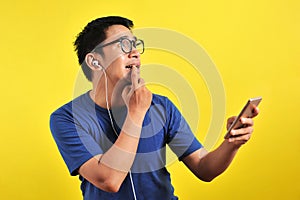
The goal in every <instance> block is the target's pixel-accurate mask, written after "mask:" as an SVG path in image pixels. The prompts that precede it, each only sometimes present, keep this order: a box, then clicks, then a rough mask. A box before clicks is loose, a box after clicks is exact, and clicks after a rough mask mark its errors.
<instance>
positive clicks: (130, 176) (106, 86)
mask: <svg viewBox="0 0 300 200" xmlns="http://www.w3.org/2000/svg"><path fill="white" fill-rule="evenodd" d="M102 71H103V74H104V77H105V100H106V108H107V112H108V116H109V119H110V123H111V126H112V129H113V131H114V132H115V134H116V136H117V137H119V134H118V133H117V131H116V129H115V126H114V122H113V119H112V116H111V112H110V110H109V105H108V81H107V75H106V72H105V70H104V69H103V70H102ZM129 178H130V183H131V188H132V193H133V197H134V200H137V198H136V194H135V186H134V183H133V179H132V174H131V170H129Z"/></svg>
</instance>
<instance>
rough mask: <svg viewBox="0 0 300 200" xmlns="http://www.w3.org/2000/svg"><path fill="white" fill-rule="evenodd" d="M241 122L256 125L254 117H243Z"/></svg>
mask: <svg viewBox="0 0 300 200" xmlns="http://www.w3.org/2000/svg"><path fill="white" fill-rule="evenodd" d="M240 121H241V123H242V124H243V125H247V126H253V125H254V121H253V119H252V118H245V117H242V118H241V119H240Z"/></svg>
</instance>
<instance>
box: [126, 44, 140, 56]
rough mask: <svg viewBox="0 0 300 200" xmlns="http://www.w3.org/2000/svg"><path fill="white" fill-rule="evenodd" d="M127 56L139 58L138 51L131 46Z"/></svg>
mask: <svg viewBox="0 0 300 200" xmlns="http://www.w3.org/2000/svg"><path fill="white" fill-rule="evenodd" d="M128 56H129V58H136V59H140V56H141V54H140V52H139V51H138V50H137V49H136V48H134V47H133V48H132V51H131V52H130V53H129V55H128Z"/></svg>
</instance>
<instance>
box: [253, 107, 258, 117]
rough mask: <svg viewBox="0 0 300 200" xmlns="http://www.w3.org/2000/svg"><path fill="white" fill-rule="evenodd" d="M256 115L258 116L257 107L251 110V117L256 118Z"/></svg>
mask: <svg viewBox="0 0 300 200" xmlns="http://www.w3.org/2000/svg"><path fill="white" fill-rule="evenodd" d="M258 114H259V109H258V107H257V106H254V107H253V110H252V116H253V117H256V116H257V115H258Z"/></svg>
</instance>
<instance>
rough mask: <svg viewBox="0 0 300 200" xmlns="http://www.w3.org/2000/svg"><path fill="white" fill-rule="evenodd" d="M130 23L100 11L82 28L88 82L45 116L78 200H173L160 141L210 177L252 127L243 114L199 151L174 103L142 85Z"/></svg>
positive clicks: (81, 54)
mask: <svg viewBox="0 0 300 200" xmlns="http://www.w3.org/2000/svg"><path fill="white" fill-rule="evenodd" d="M132 27H133V23H132V21H130V20H128V19H125V18H122V17H104V18H98V19H96V20H94V21H92V22H90V23H89V24H88V25H87V26H86V27H85V28H84V29H83V31H82V32H81V33H80V34H79V35H78V37H77V39H76V41H75V43H74V45H75V47H76V51H77V55H78V60H79V63H80V64H81V66H82V69H83V72H84V74H85V76H86V77H87V79H88V80H89V81H91V82H92V85H93V88H92V90H91V91H89V92H87V93H85V94H83V95H81V96H79V97H77V98H76V99H74V100H73V101H71V102H69V103H67V104H66V105H64V106H62V107H61V108H59V109H58V110H56V111H55V112H54V113H53V114H52V115H51V118H50V126H51V131H52V134H53V137H54V139H55V141H56V143H57V146H58V148H59V151H60V153H61V154H62V157H63V159H64V160H65V162H66V164H67V166H68V169H69V171H70V173H71V175H78V174H79V177H80V180H81V181H82V184H81V189H82V193H83V196H84V199H103V200H104V199H109V200H111V199H124V200H128V199H139V200H142V199H148V200H149V199H150V200H157V199H164V200H166V199H178V198H177V197H176V196H174V189H173V187H172V185H171V180H170V175H169V173H168V171H167V169H166V168H165V162H166V155H165V153H166V145H168V146H169V147H170V148H171V149H172V151H174V152H175V154H176V155H177V156H178V158H179V160H181V161H183V162H184V164H185V165H186V166H187V167H188V168H189V169H190V170H191V171H192V172H193V173H194V174H195V175H196V176H197V177H198V178H199V179H201V180H203V181H211V180H213V179H214V178H215V177H216V176H218V175H219V174H221V173H222V172H223V171H224V170H225V169H226V168H227V167H228V166H229V164H230V163H231V161H232V159H233V157H234V156H235V154H236V152H237V151H238V149H239V148H240V146H241V145H242V144H244V143H246V142H247V141H248V140H249V139H250V137H251V134H252V132H253V120H252V119H251V118H243V119H242V123H243V124H244V125H245V126H244V127H245V128H241V129H236V130H233V131H231V135H235V137H231V138H230V139H226V140H224V141H223V143H222V144H221V145H220V146H219V147H218V148H217V149H216V150H214V151H212V152H207V151H206V150H205V149H204V148H203V146H202V145H201V144H200V143H199V142H198V140H197V139H196V138H195V137H194V135H193V133H192V132H191V130H190V128H189V126H188V124H187V123H186V121H185V120H184V118H183V117H182V115H181V114H180V112H179V111H178V110H177V108H176V107H175V106H174V105H173V104H172V103H171V102H170V101H169V100H168V99H167V98H166V97H163V96H159V95H155V94H152V93H151V92H150V91H149V90H148V89H147V88H146V87H145V85H144V81H143V79H142V78H140V76H139V72H140V69H141V68H142V67H141V62H140V55H141V53H143V51H144V44H143V41H141V40H139V39H137V38H136V37H134V35H133V34H132V32H131V31H130V30H131V28H132ZM255 112H256V115H257V114H258V110H257V109H256V108H255ZM233 120H234V117H232V118H229V119H228V122H227V127H228V126H229V125H230V124H231V123H232V122H233Z"/></svg>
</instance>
